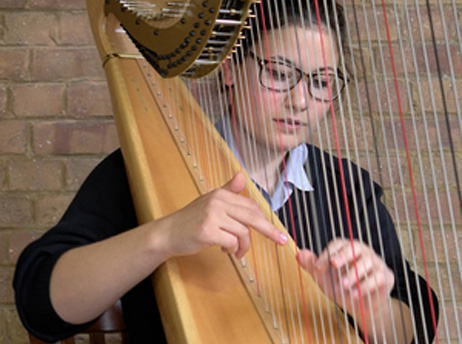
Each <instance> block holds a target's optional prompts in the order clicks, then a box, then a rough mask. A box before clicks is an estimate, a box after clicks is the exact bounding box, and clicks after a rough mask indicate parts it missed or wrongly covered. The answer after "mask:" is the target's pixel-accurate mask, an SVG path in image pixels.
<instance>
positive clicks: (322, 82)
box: [311, 74, 337, 89]
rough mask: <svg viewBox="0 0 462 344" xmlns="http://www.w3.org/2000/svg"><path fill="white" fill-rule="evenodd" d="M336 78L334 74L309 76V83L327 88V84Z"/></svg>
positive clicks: (331, 83) (319, 87) (320, 87)
mask: <svg viewBox="0 0 462 344" xmlns="http://www.w3.org/2000/svg"><path fill="white" fill-rule="evenodd" d="M336 79H337V77H336V76H335V75H330V74H329V75H316V76H313V77H312V78H311V84H312V85H313V87H315V88H318V89H327V87H328V84H330V85H333V83H334V82H335V81H336ZM327 80H329V82H328V81H327Z"/></svg>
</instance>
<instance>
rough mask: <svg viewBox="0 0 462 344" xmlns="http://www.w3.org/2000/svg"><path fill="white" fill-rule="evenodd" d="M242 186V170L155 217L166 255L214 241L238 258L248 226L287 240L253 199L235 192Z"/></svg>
mask: <svg viewBox="0 0 462 344" xmlns="http://www.w3.org/2000/svg"><path fill="white" fill-rule="evenodd" d="M244 187H245V177H244V174H242V173H237V174H236V175H235V176H234V177H233V178H232V179H231V180H230V181H229V182H228V183H227V184H225V185H224V186H223V187H221V188H219V189H216V190H213V191H211V192H209V193H207V194H205V195H203V196H201V197H199V198H197V199H196V200H194V201H193V202H191V203H190V204H188V205H187V206H186V207H184V208H182V209H180V210H178V211H176V212H175V213H173V214H171V215H169V216H167V217H165V218H162V219H160V220H157V221H155V222H157V224H158V225H160V226H159V228H162V230H163V231H164V232H163V233H162V236H163V237H164V242H163V245H165V246H164V247H163V249H165V250H166V255H167V259H168V258H170V257H174V256H182V255H191V254H194V253H197V252H199V251H201V250H203V249H205V248H207V247H210V246H214V245H218V246H220V247H221V248H222V250H223V251H224V252H226V253H229V254H235V255H236V257H237V258H241V257H242V256H243V255H244V254H245V253H246V252H247V250H248V249H249V245H250V229H249V228H252V229H253V230H255V231H257V232H259V233H260V234H262V235H264V236H265V237H267V238H269V239H271V240H272V241H274V242H275V243H277V244H281V245H284V244H285V243H286V242H287V240H288V239H287V236H286V234H285V233H283V232H281V231H280V230H279V229H278V228H277V227H276V226H274V225H273V224H271V223H270V222H269V221H268V220H267V219H266V217H265V216H264V213H263V211H262V210H261V209H260V208H259V207H258V205H257V204H256V203H255V202H254V201H253V200H251V199H249V198H247V197H244V196H241V195H239V193H240V192H241V191H242V190H243V189H244Z"/></svg>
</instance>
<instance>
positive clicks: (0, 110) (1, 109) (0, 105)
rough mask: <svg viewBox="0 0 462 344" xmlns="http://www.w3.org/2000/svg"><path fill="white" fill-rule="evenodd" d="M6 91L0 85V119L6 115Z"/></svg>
mask: <svg viewBox="0 0 462 344" xmlns="http://www.w3.org/2000/svg"><path fill="white" fill-rule="evenodd" d="M7 107H8V93H7V90H6V88H5V87H2V86H0V119H1V118H5V117H6V115H7V111H8V109H7Z"/></svg>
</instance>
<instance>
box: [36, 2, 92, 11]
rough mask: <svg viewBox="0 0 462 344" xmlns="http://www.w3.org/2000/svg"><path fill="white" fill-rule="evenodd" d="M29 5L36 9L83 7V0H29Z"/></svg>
mask: <svg viewBox="0 0 462 344" xmlns="http://www.w3.org/2000/svg"><path fill="white" fill-rule="evenodd" d="M29 6H30V7H31V8H37V9H45V8H46V9H66V10H70V9H85V8H86V2H85V0H31V1H30V4H29Z"/></svg>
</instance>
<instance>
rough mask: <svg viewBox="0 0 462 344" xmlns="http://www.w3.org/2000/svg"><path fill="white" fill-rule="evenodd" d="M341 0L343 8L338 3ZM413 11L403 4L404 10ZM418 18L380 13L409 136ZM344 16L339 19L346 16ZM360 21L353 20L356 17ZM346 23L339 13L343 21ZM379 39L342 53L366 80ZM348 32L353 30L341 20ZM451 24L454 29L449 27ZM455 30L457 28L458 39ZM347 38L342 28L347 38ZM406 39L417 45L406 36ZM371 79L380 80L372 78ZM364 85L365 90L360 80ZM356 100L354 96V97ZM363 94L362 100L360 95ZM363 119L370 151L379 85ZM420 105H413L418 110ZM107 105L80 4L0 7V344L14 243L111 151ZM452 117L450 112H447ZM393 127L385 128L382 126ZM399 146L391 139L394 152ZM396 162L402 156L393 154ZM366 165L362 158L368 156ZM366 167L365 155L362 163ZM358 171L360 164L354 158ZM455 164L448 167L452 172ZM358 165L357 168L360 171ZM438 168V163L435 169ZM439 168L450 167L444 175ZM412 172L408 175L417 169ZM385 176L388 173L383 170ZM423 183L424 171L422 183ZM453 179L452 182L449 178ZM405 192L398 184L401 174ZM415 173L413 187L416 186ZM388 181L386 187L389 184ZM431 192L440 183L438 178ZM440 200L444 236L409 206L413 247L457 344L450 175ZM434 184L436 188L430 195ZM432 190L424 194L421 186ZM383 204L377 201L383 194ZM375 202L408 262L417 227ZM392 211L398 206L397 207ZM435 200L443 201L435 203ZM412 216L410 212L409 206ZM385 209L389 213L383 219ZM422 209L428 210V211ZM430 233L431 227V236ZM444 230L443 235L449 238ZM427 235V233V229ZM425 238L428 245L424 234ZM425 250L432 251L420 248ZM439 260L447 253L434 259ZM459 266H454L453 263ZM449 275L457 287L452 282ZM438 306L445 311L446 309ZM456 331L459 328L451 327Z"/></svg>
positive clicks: (12, 327) (435, 219) (356, 102)
mask: <svg viewBox="0 0 462 344" xmlns="http://www.w3.org/2000/svg"><path fill="white" fill-rule="evenodd" d="M352 2H353V1H347V4H349V3H352ZM457 4H458V9H457V11H456V13H457V14H458V17H461V14H462V13H461V8H460V7H461V5H462V1H461V0H457ZM376 5H377V11H378V12H380V11H381V8H380V4H379V3H377V4H376ZM442 5H443V12H444V13H445V16H446V20H447V21H448V22H447V23H446V26H447V30H448V32H449V34H450V45H449V52H450V53H449V55H450V56H452V59H453V63H454V69H455V71H456V78H455V82H456V84H457V86H458V90H459V91H458V95H455V96H454V95H452V98H449V100H448V109H449V114H450V123H452V125H451V128H452V130H453V137H454V139H455V142H454V143H455V147H456V154H457V159H458V160H459V161H461V160H460V158H461V157H462V152H461V150H462V147H461V140H460V137H461V135H460V132H461V128H460V124H459V123H458V117H457V105H458V104H457V101H456V99H457V98H461V97H460V94H461V89H462V82H461V80H462V74H461V71H462V62H461V61H462V58H461V52H460V50H459V49H460V46H459V42H458V41H457V37H456V36H455V32H456V29H457V27H455V23H456V22H455V20H454V11H453V10H452V4H451V2H450V1H443V2H442ZM413 6H414V5H413ZM420 6H421V9H420V10H419V11H417V10H416V9H415V6H414V7H413V8H412V9H411V10H410V11H409V12H408V13H409V16H407V15H406V12H405V11H404V10H403V9H402V7H398V11H397V12H396V13H397V15H398V18H399V19H400V20H401V25H402V26H401V27H398V26H397V25H396V24H394V19H395V17H394V15H395V12H394V10H393V7H392V3H391V2H388V3H387V14H388V16H389V18H388V19H389V21H390V24H391V30H390V35H391V39H392V42H393V46H392V47H393V51H394V52H395V59H397V73H398V83H399V85H400V86H399V87H400V89H404V90H406V86H407V85H410V86H411V89H410V93H407V92H404V96H403V99H402V105H403V111H404V115H405V121H406V122H407V123H408V125H407V126H406V127H407V128H413V125H412V121H411V115H412V114H413V111H412V110H414V114H415V113H419V112H422V113H423V112H428V114H429V115H433V107H432V104H431V102H430V100H431V93H430V90H429V85H430V84H432V85H433V86H436V84H437V82H438V80H437V79H436V78H435V61H434V59H433V56H434V55H432V54H429V55H428V56H429V57H430V59H431V60H430V61H429V65H430V73H431V77H430V81H428V80H427V79H424V80H422V81H421V84H422V85H423V86H424V87H423V88H422V90H423V96H422V99H420V94H419V93H418V88H417V87H416V85H417V83H416V76H415V74H414V75H411V76H408V77H407V78H405V74H404V71H405V68H406V70H407V72H408V73H409V72H411V73H412V72H413V71H414V69H415V68H419V70H420V73H421V74H424V73H423V72H422V70H423V68H424V66H425V63H424V62H425V61H424V60H423V54H422V53H419V54H418V56H417V67H416V65H415V64H414V63H412V61H410V59H409V58H408V57H409V55H408V54H406V55H404V59H403V58H402V56H401V55H400V52H399V51H400V49H399V44H398V42H399V37H400V36H399V34H400V33H406V30H407V26H406V25H404V24H406V23H407V20H408V19H409V20H410V22H411V31H412V32H413V35H417V34H419V30H418V26H416V22H418V19H417V18H418V17H417V16H416V14H417V13H418V12H419V13H420V12H421V13H424V2H422V1H421V2H420ZM432 11H433V13H434V16H435V25H436V27H437V30H436V35H437V39H438V47H439V50H440V51H441V54H442V57H443V59H442V61H443V63H442V69H443V71H444V72H445V73H446V76H445V78H444V80H443V81H444V85H445V87H446V88H447V89H451V90H452V86H451V84H452V82H453V80H451V79H449V78H448V77H447V72H448V70H449V69H448V66H449V64H448V59H447V56H448V54H447V53H446V46H445V45H444V44H443V43H444V38H445V37H444V35H443V32H444V30H443V25H442V22H441V17H440V16H439V9H438V8H436V7H435V6H433V7H432ZM349 13H350V14H351V11H350V12H349ZM372 13H373V10H372V7H371V4H370V3H369V2H368V5H367V6H366V17H367V18H368V21H369V22H368V23H369V25H374V24H373V23H374V21H375V18H374V16H373V15H372ZM360 15H362V12H361V13H360ZM349 18H350V19H351V16H349ZM422 18H423V20H424V27H425V28H426V29H425V30H424V32H423V36H424V41H426V42H428V41H429V38H430V31H429V30H428V27H429V25H428V21H427V20H426V19H425V18H426V17H425V16H423V17H422ZM378 20H379V28H380V30H379V31H380V33H379V34H377V33H376V32H375V28H374V27H373V26H372V28H371V27H369V28H366V27H365V24H364V23H365V22H364V21H360V27H359V32H360V35H359V37H356V38H357V40H355V39H353V49H354V53H355V55H357V56H359V44H358V43H359V42H360V41H361V42H363V46H362V47H363V50H362V52H363V56H364V61H365V65H364V69H365V75H368V76H369V77H370V75H371V73H372V72H371V70H372V69H371V68H372V65H373V64H377V65H378V66H382V64H381V63H382V61H380V59H379V56H380V54H379V52H380V49H379V48H380V45H381V44H379V43H383V44H384V45H383V46H381V48H383V49H384V50H385V54H388V50H386V49H388V48H387V46H386V37H385V35H384V31H383V27H384V26H383V16H379V17H378ZM350 25H352V28H353V26H354V23H353V22H352V21H351V22H350ZM459 26H460V24H459ZM461 29H462V28H460V27H459V30H461ZM352 30H353V29H352ZM367 32H369V33H370V38H371V39H372V46H371V47H369V46H367V45H365V44H366V33H367ZM409 37H412V36H409V35H408V36H406V35H404V36H403V39H404V45H405V47H406V49H409V47H410V38H409ZM416 40H417V39H416ZM419 46H420V47H422V46H423V49H422V48H420V49H422V50H430V49H431V46H430V44H427V45H425V44H420V45H419ZM387 56H388V57H387V58H386V59H385V60H384V61H383V63H384V65H383V66H384V67H383V70H382V67H380V70H379V72H378V73H379V75H383V78H385V76H387V77H388V78H389V79H388V80H389V81H388V84H389V86H390V87H392V86H393V79H392V78H390V77H391V76H392V74H391V72H390V71H391V68H390V58H389V55H387ZM381 77H382V76H381ZM372 80H373V79H368V81H369V87H372V86H371V81H372ZM359 86H360V87H359V88H360V89H361V87H364V78H361V77H360V79H359ZM362 90H363V91H364V88H363V89H362ZM361 94H364V93H361ZM371 94H372V97H371V108H370V112H371V115H372V117H371V120H366V121H364V122H363V124H364V125H365V131H366V133H367V135H366V136H365V137H364V141H363V143H364V142H366V143H368V145H369V147H370V148H371V150H374V148H373V147H374V145H373V142H372V139H371V137H372V131H373V129H372V128H373V126H375V127H376V128H378V127H379V124H380V111H379V110H380V109H381V108H382V107H385V108H387V104H388V103H391V104H392V107H391V108H392V110H393V112H394V113H397V112H398V107H397V102H396V98H395V97H394V96H391V99H392V101H391V102H389V101H388V100H387V99H386V98H384V95H385V88H384V83H380V85H379V89H378V91H376V90H375V89H373V88H372V89H371ZM434 95H435V97H436V98H435V104H436V105H435V106H436V114H437V116H439V117H440V118H441V120H443V117H442V115H441V107H442V100H441V97H439V95H438V94H437V93H436V92H434ZM351 100H352V104H353V105H352V106H353V109H354V110H355V111H356V114H357V115H358V109H359V108H362V109H364V108H367V102H366V98H365V97H360V98H359V99H356V96H355V93H353V94H352V98H351ZM420 104H423V107H420ZM111 116H112V114H111V108H110V99H109V96H108V92H107V89H106V85H105V79H104V74H103V71H102V68H101V63H100V58H99V56H98V55H97V52H96V50H95V48H94V45H93V38H92V36H91V32H90V28H89V25H88V19H87V16H86V10H85V0H1V2H0V343H11V344H19V343H27V337H26V333H25V331H24V330H23V328H22V326H21V324H20V322H19V320H18V317H17V314H16V312H15V307H14V300H13V292H12V290H11V279H12V275H13V271H14V265H15V262H16V260H17V257H18V255H19V253H20V251H21V250H22V249H23V248H24V246H25V245H26V244H27V243H29V242H30V241H32V240H33V239H35V238H37V237H39V236H40V235H41V234H42V233H43V232H44V231H45V230H46V229H48V228H49V227H50V226H52V225H53V224H54V223H56V221H57V220H58V219H59V218H60V216H61V214H62V213H63V211H64V210H65V208H66V207H67V205H68V204H69V202H70V200H71V199H72V197H73V195H74V193H75V191H76V190H77V189H78V187H79V186H80V184H81V182H82V181H83V179H84V178H85V177H86V175H87V174H88V172H89V171H90V170H91V169H92V168H93V167H94V166H95V165H96V164H97V162H99V161H100V160H101V158H102V157H104V156H105V155H106V154H107V153H109V152H111V151H112V150H113V149H115V148H116V147H117V146H118V141H117V137H116V132H115V128H114V125H113V121H112V117H111ZM459 116H460V114H459ZM385 118H386V119H387V121H388V123H390V121H389V120H390V114H387V113H385ZM416 119H417V123H418V124H419V123H420V124H421V123H422V117H421V115H418V116H417V117H416ZM397 122H399V121H396V123H395V124H396V128H395V124H389V125H388V127H387V128H386V131H385V134H384V136H387V135H389V134H390V133H391V132H392V131H393V130H395V129H397V128H399V127H398V123H397ZM393 123H394V122H393ZM360 128H361V127H360V126H356V127H354V129H348V130H349V131H348V132H349V133H350V134H349V140H348V142H346V143H343V144H344V145H345V146H350V145H351V144H352V143H351V137H352V135H351V132H352V130H353V132H354V136H357V138H358V139H359V140H361V135H362V133H361V130H360ZM417 128H418V133H417V138H421V137H425V136H426V133H425V131H422V125H418V126H417ZM430 130H431V135H430V136H431V137H430V139H431V144H430V145H431V147H433V148H432V149H435V147H436V146H437V145H436V144H435V140H436V139H435V137H436V129H435V125H433V126H432V127H431V128H430ZM381 135H382V134H381V133H379V135H378V136H379V141H378V142H379V143H378V144H379V146H378V149H377V152H375V153H377V154H376V155H377V161H378V163H377V164H374V162H373V163H372V166H371V168H370V169H371V170H372V172H373V173H374V175H375V176H377V178H378V179H380V180H383V181H384V186H385V187H386V189H387V190H386V191H388V192H389V191H390V186H391V185H392V184H395V183H396V180H397V179H398V178H399V175H398V174H397V167H398V165H400V164H402V163H403V162H402V160H400V161H393V162H392V165H391V166H389V167H384V166H385V165H386V164H384V161H385V160H384V158H385V157H384V155H383V154H380V153H383V152H384V149H385V148H389V149H392V150H393V149H395V147H394V146H393V145H392V146H388V145H389V143H387V142H389V141H385V140H383V137H382V136H381ZM410 135H411V142H410V144H411V154H412V156H411V158H412V162H413V164H414V166H418V162H417V161H416V147H417V143H416V142H417V141H418V140H416V139H415V138H413V137H414V136H413V135H414V134H413V132H412V131H411V132H410ZM443 139H444V144H445V147H444V151H443V154H444V156H445V158H446V160H448V159H449V158H450V155H449V152H448V150H449V149H448V141H447V136H445V137H443ZM345 141H346V140H345ZM398 147H399V149H402V142H400V143H399V144H398ZM400 152H401V153H402V151H400ZM371 156H373V155H371ZM435 158H436V159H441V157H440V156H439V153H438V152H436V151H435ZM362 159H364V154H363V153H361V152H360V154H359V159H358V160H362ZM374 159H375V158H374ZM364 163H366V162H365V161H364ZM423 164H424V170H425V171H427V172H428V170H429V166H430V165H429V158H428V157H426V156H425V155H424V161H423ZM460 165H461V163H460V162H459V170H460V168H461V167H460ZM366 166H367V165H366ZM439 166H441V165H439ZM448 168H450V167H448ZM417 170H418V167H417ZM389 171H391V174H389V173H388V172H389ZM427 175H428V176H430V174H427ZM459 176H460V174H459ZM404 178H405V185H408V182H409V181H408V179H407V177H406V176H404ZM419 178H420V177H419V175H417V179H419ZM392 180H395V181H394V182H393V181H392ZM439 182H440V183H441V180H439ZM449 183H450V186H449V193H450V194H451V197H452V198H451V199H452V200H453V202H454V209H455V215H456V222H455V226H452V223H450V222H448V220H447V217H446V216H445V215H446V213H444V214H443V217H444V219H443V221H442V222H443V224H442V227H444V228H445V229H446V231H445V232H444V233H445V234H444V235H443V232H442V230H441V229H440V228H439V223H440V222H441V221H440V217H439V215H438V214H437V213H431V216H430V220H428V219H427V218H426V213H427V208H426V207H425V203H426V202H422V201H421V203H419V205H420V207H421V213H422V214H424V215H423V217H424V221H423V222H424V224H423V233H422V235H423V240H424V242H425V243H426V244H427V245H428V243H429V242H432V241H433V242H434V243H435V245H436V255H435V254H430V256H429V257H427V259H429V264H430V274H431V276H432V285H433V286H434V287H435V288H437V289H439V288H440V286H439V285H438V282H437V279H436V278H434V276H435V271H436V270H438V271H440V272H441V273H443V277H442V278H443V288H445V290H444V296H445V297H444V300H443V303H442V306H443V312H445V313H446V314H447V318H446V322H447V323H448V329H449V333H448V331H446V329H445V328H440V332H439V335H440V342H451V338H448V335H449V337H452V340H453V341H454V342H456V341H457V338H456V332H455V328H456V325H455V323H454V321H455V320H454V312H458V314H459V319H462V309H461V306H460V304H461V303H462V295H461V294H460V291H461V290H462V287H461V286H460V284H457V282H459V283H460V276H458V273H457V271H456V270H457V266H460V264H461V263H460V262H457V259H460V257H457V255H456V253H455V252H456V250H457V248H459V250H462V247H461V246H462V245H461V237H462V234H461V233H462V225H461V222H462V219H461V218H460V217H461V212H460V209H459V208H458V207H460V204H458V203H457V200H456V197H455V193H454V190H455V176H454V175H453V174H451V175H450V180H449ZM423 185H424V183H421V182H420V180H418V181H417V186H418V187H417V191H418V192H419V196H421V195H422V188H423ZM441 187H442V185H440V189H441ZM433 188H434V186H433ZM404 192H405V195H406V199H409V189H408V188H406V190H405V191H404ZM388 195H389V194H388ZM434 197H440V198H441V199H442V200H443V201H444V198H445V197H444V195H441V193H439V194H438V195H437V196H434ZM387 202H388V205H389V207H390V210H391V211H392V213H393V215H394V216H395V217H396V218H397V220H398V222H399V223H400V224H401V226H402V228H403V236H402V241H403V247H404V248H405V250H406V253H407V254H408V255H411V252H412V250H411V248H413V249H415V250H416V251H417V252H419V250H418V249H419V247H418V244H417V242H418V235H419V234H418V230H417V226H416V219H415V217H414V215H411V218H410V222H409V224H410V233H411V236H412V237H413V239H412V240H411V239H409V236H407V233H408V232H407V230H408V227H407V224H408V222H407V221H405V220H404V217H403V216H404V215H403V214H401V213H400V212H401V211H402V210H403V209H404V206H403V201H402V200H400V199H399V198H398V200H397V202H398V203H396V202H394V201H393V199H392V198H391V197H390V196H387ZM400 202H401V203H400ZM446 202H447V201H446ZM447 208H448V207H447V203H446V205H444V206H443V211H446V210H447ZM410 209H412V208H410ZM395 210H396V212H395ZM431 211H432V212H433V211H434V207H433V206H432V207H431ZM433 226H434V227H433ZM453 228H455V237H456V239H455V240H454V237H453V234H452V233H453V232H452V230H453ZM430 229H432V231H430ZM431 233H433V236H432V235H431ZM443 237H445V238H446V239H447V241H448V243H449V245H448V246H444V245H443V240H442V238H443ZM429 252H432V250H431V249H430V251H429ZM443 252H447V255H444V254H442V253H443ZM446 256H448V257H449V271H452V273H453V278H456V282H455V283H456V284H454V286H455V288H456V298H457V301H458V307H457V308H456V309H454V308H453V307H452V305H451V300H450V298H446V296H447V295H448V290H447V286H448V284H447V274H448V270H446V266H447V262H446V260H445V257H446ZM416 261H417V263H418V267H419V268H422V259H421V255H420V254H419V253H417V254H416ZM458 264H459V265H458ZM457 278H459V280H458V281H457ZM446 306H447V307H446ZM459 326H460V325H459Z"/></svg>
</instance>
